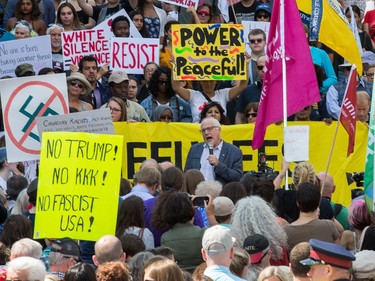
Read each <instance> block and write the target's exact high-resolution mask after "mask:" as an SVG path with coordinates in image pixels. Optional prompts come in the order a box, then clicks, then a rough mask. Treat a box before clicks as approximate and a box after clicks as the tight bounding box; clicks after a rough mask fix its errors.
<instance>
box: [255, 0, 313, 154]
mask: <svg viewBox="0 0 375 281" xmlns="http://www.w3.org/2000/svg"><path fill="white" fill-rule="evenodd" d="M284 3H285V6H284V7H285V19H284V20H280V0H275V1H274V4H273V11H272V17H271V25H270V31H269V34H268V38H267V42H268V44H267V50H266V55H267V61H266V72H265V74H264V79H263V88H262V94H261V97H260V104H259V109H258V117H257V119H256V122H255V129H254V136H253V142H252V147H253V149H258V148H259V147H261V146H262V144H263V141H264V136H265V134H266V128H267V126H268V125H270V124H272V123H275V122H277V121H280V120H282V119H283V89H282V66H281V46H282V44H281V40H280V34H281V32H284V38H285V56H286V80H287V83H286V84H287V91H286V94H287V115H288V116H290V115H292V114H294V113H296V112H297V111H299V110H301V109H302V108H304V107H306V106H309V105H311V104H313V103H315V102H318V101H319V100H320V93H319V87H318V83H317V80H316V75H315V70H314V65H313V62H312V58H311V54H310V49H309V46H308V44H307V39H306V36H305V32H304V29H303V26H302V22H301V18H300V15H299V12H298V9H297V4H296V1H295V0H284ZM281 25H284V26H281Z"/></svg>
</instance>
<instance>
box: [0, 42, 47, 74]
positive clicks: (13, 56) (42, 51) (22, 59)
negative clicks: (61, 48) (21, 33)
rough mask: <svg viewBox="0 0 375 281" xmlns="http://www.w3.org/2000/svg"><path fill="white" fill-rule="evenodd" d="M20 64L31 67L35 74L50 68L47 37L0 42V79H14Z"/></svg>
mask: <svg viewBox="0 0 375 281" xmlns="http://www.w3.org/2000/svg"><path fill="white" fill-rule="evenodd" d="M21 63H30V64H32V65H33V67H34V70H35V73H38V72H39V70H41V69H42V68H44V67H52V51H51V40H50V36H49V35H45V36H38V37H31V38H25V39H18V40H11V41H5V42H0V77H2V76H5V75H9V76H12V77H16V75H15V73H14V71H15V69H16V67H17V66H18V65H19V64H21Z"/></svg>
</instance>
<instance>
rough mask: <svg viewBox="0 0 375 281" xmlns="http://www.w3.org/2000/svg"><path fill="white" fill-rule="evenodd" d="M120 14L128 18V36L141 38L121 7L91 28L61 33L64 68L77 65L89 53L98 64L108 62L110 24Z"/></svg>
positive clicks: (110, 35)
mask: <svg viewBox="0 0 375 281" xmlns="http://www.w3.org/2000/svg"><path fill="white" fill-rule="evenodd" d="M121 15H123V16H126V17H127V18H128V19H129V22H130V36H131V37H134V38H141V37H142V36H141V34H140V33H139V31H138V30H137V28H136V27H135V25H134V24H133V22H132V20H130V18H129V16H128V14H127V13H126V12H125V10H124V9H121V11H119V12H117V13H116V14H114V15H113V16H111V17H110V18H108V19H107V20H106V21H104V22H102V23H101V24H99V25H98V26H96V27H95V28H93V29H85V30H77V31H67V32H63V33H61V40H62V46H63V60H64V70H68V69H69V67H70V65H71V64H75V65H78V63H79V61H80V60H81V58H82V57H83V56H89V55H92V56H94V57H95V58H96V60H97V61H98V65H99V66H102V65H105V64H109V62H110V59H109V51H110V50H109V48H110V40H111V38H112V37H114V35H113V32H112V29H111V24H112V21H113V19H114V18H116V17H118V16H121Z"/></svg>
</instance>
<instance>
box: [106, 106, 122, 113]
mask: <svg viewBox="0 0 375 281" xmlns="http://www.w3.org/2000/svg"><path fill="white" fill-rule="evenodd" d="M108 108H109V110H110V111H111V113H118V112H121V109H118V108H114V107H108Z"/></svg>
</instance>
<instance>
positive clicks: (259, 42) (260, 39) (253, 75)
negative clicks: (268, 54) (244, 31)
mask: <svg viewBox="0 0 375 281" xmlns="http://www.w3.org/2000/svg"><path fill="white" fill-rule="evenodd" d="M248 37H249V46H250V49H251V54H250V58H251V59H250V62H249V64H250V65H249V69H250V71H249V79H250V82H249V84H252V83H254V82H255V81H258V80H259V75H258V69H257V60H258V58H259V57H260V56H264V55H265V48H266V33H265V32H264V31H263V30H261V29H258V28H256V29H253V30H251V31H250V32H249V36H248Z"/></svg>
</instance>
